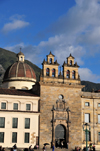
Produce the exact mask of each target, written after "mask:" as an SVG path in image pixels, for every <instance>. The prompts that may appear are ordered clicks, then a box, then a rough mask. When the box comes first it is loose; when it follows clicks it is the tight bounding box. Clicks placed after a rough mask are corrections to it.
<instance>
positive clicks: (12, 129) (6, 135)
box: [0, 52, 40, 148]
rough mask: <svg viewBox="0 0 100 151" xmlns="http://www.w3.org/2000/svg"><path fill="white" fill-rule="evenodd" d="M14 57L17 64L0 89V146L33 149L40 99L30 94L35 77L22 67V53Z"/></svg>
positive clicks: (30, 69) (12, 67) (23, 65)
mask: <svg viewBox="0 0 100 151" xmlns="http://www.w3.org/2000/svg"><path fill="white" fill-rule="evenodd" d="M17 57H18V61H17V62H15V63H14V64H12V65H11V66H10V67H9V68H8V69H7V71H6V72H5V75H4V79H3V87H4V88H0V145H2V146H3V147H12V146H13V145H14V144H17V147H18V148H23V147H24V148H25V147H29V146H30V145H32V146H33V147H34V146H35V145H36V144H37V145H38V144H39V142H38V141H39V115H40V113H39V99H40V97H39V96H38V95H35V94H34V93H33V92H32V90H31V88H32V85H34V84H35V82H36V75H35V72H34V71H33V69H32V68H31V67H30V66H29V65H27V64H26V63H24V54H23V53H22V52H20V53H18V54H17ZM22 89H23V90H22ZM25 89H26V90H25Z"/></svg>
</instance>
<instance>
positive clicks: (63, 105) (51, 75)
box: [39, 52, 84, 149]
mask: <svg viewBox="0 0 100 151" xmlns="http://www.w3.org/2000/svg"><path fill="white" fill-rule="evenodd" d="M54 57H55V56H54V55H53V54H52V53H51V52H50V53H49V55H47V60H46V61H45V59H44V61H43V63H42V73H41V76H40V82H39V84H40V113H41V114H40V138H39V142H40V144H39V146H40V147H42V146H43V144H44V143H45V142H46V143H49V144H51V143H54V145H55V146H57V144H59V145H60V143H61V141H63V142H64V144H67V143H68V146H69V149H72V148H73V149H74V148H75V146H76V145H77V146H80V147H81V145H82V135H81V133H82V125H81V89H82V88H83V87H84V86H82V85H81V83H80V78H79V74H78V68H79V66H78V65H77V63H74V57H73V56H72V55H71V54H70V56H69V57H68V58H67V62H66V63H65V62H64V64H63V72H60V75H58V66H59V64H58V62H57V60H56V61H54ZM60 132H61V134H62V132H63V136H62V135H60ZM65 147H66V146H65Z"/></svg>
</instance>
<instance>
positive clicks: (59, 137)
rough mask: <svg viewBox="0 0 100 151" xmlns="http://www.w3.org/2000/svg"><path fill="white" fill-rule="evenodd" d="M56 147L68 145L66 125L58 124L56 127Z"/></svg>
mask: <svg viewBox="0 0 100 151" xmlns="http://www.w3.org/2000/svg"><path fill="white" fill-rule="evenodd" d="M55 147H60V148H64V147H66V128H65V126H64V125H61V124H59V125H57V126H56V128H55Z"/></svg>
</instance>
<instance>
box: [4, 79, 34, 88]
mask: <svg viewBox="0 0 100 151" xmlns="http://www.w3.org/2000/svg"><path fill="white" fill-rule="evenodd" d="M23 79H24V78H23ZM23 79H22V80H23ZM22 80H21V79H20V80H18V78H17V79H16V80H15V81H9V82H4V83H3V84H2V87H3V88H6V89H11V88H15V89H27V90H29V89H32V86H33V85H34V84H35V81H36V80H35V81H34V82H33V81H22Z"/></svg>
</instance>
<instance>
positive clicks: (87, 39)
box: [0, 0, 100, 83]
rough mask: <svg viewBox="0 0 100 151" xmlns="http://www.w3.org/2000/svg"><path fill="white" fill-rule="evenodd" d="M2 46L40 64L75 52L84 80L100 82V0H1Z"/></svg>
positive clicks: (0, 35) (0, 31) (61, 63)
mask: <svg viewBox="0 0 100 151" xmlns="http://www.w3.org/2000/svg"><path fill="white" fill-rule="evenodd" d="M0 47H1V48H4V49H7V50H9V51H12V52H15V53H18V52H19V51H20V48H21V51H22V52H23V53H24V55H25V59H27V60H29V61H31V62H32V63H34V64H36V65H37V66H38V67H40V68H42V65H41V63H42V62H43V60H44V59H46V55H48V54H49V53H50V51H51V52H52V54H54V55H55V60H56V59H57V61H58V63H59V64H60V66H62V65H63V63H64V61H65V62H66V61H67V59H66V58H67V57H68V56H69V55H70V53H71V54H72V56H73V57H74V58H75V62H77V64H78V65H79V66H80V68H79V74H80V78H81V80H85V81H91V82H95V83H100V0H0ZM61 70H62V69H61Z"/></svg>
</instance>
